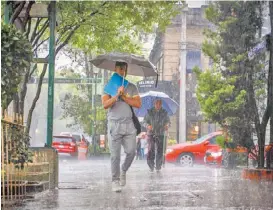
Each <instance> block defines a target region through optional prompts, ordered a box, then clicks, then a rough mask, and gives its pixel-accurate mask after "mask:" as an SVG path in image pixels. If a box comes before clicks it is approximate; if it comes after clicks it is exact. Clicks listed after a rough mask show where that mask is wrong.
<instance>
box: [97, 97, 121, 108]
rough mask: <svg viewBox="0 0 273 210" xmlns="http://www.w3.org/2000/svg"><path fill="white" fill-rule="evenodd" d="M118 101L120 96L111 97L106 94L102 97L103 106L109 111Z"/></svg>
mask: <svg viewBox="0 0 273 210" xmlns="http://www.w3.org/2000/svg"><path fill="white" fill-rule="evenodd" d="M117 100H118V96H114V97H111V96H110V95H108V94H105V95H103V96H102V97H101V101H102V105H103V108H104V109H109V108H110V107H112V106H113V105H114V103H116V101H117Z"/></svg>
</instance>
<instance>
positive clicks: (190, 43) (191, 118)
mask: <svg viewBox="0 0 273 210" xmlns="http://www.w3.org/2000/svg"><path fill="white" fill-rule="evenodd" d="M205 8H206V6H201V8H188V9H187V12H186V23H187V24H186V84H181V83H180V79H179V78H180V72H179V66H180V60H181V59H180V55H181V44H182V43H181V33H182V29H181V28H182V27H181V23H182V18H181V15H182V13H181V14H179V15H177V16H176V17H175V18H174V19H173V20H172V23H171V24H170V25H169V26H168V27H167V28H166V31H165V32H164V33H162V32H158V33H157V36H156V39H155V43H154V46H153V49H152V51H151V54H150V60H151V61H152V62H153V63H154V64H155V65H156V67H157V69H158V71H159V73H160V77H159V79H160V80H162V81H170V82H171V83H172V86H171V90H172V91H173V93H172V94H170V97H172V98H173V99H174V100H176V101H177V102H179V97H180V96H179V95H180V94H179V90H180V85H185V86H186V112H185V113H186V124H187V125H186V138H187V139H186V140H194V139H196V138H197V137H198V136H201V135H204V134H207V133H209V132H213V131H215V130H216V129H217V127H216V126H215V125H214V124H208V123H205V122H203V117H202V114H201V111H200V106H199V103H198V101H197V98H196V94H195V89H196V85H197V81H196V76H195V74H194V72H193V68H194V67H198V68H200V69H201V70H205V69H207V68H209V66H210V59H209V58H208V57H207V56H205V55H204V54H203V53H202V50H201V46H202V43H203V41H204V35H203V31H204V29H205V28H208V27H212V24H210V23H209V22H208V21H207V20H206V19H205V14H204V12H205ZM181 109H183V107H181V106H180V110H181ZM178 128H179V113H177V115H176V116H174V117H172V127H171V130H170V135H171V137H172V138H175V139H176V140H178V139H179V133H178V132H179V130H180V129H178Z"/></svg>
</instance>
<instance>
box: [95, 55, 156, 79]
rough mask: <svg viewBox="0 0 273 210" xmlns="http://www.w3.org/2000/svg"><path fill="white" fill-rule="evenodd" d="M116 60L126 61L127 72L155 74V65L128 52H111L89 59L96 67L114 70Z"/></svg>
mask: <svg viewBox="0 0 273 210" xmlns="http://www.w3.org/2000/svg"><path fill="white" fill-rule="evenodd" d="M117 61H120V62H126V63H127V64H128V72H127V73H128V74H130V75H135V76H143V77H150V76H157V71H156V67H155V66H154V65H153V64H152V63H151V62H150V61H149V60H147V59H145V58H144V57H143V56H137V55H133V54H128V53H119V52H112V53H108V54H104V55H99V56H97V57H96V58H94V59H92V60H91V63H92V64H93V65H95V66H96V67H98V68H101V69H108V70H111V71H114V70H115V64H116V62H117Z"/></svg>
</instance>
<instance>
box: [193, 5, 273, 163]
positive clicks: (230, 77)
mask: <svg viewBox="0 0 273 210" xmlns="http://www.w3.org/2000/svg"><path fill="white" fill-rule="evenodd" d="M257 8H258V9H257ZM263 9H264V3H262V2H232V1H231V2H214V3H212V4H211V5H210V6H209V7H208V8H207V10H206V17H207V19H208V20H209V21H210V22H212V23H213V24H214V27H213V28H211V29H207V30H205V32H204V34H205V36H206V40H205V41H204V44H203V48H202V50H203V52H204V53H205V54H206V55H207V56H209V57H210V58H211V59H212V61H213V65H212V67H211V68H210V69H209V70H208V71H204V72H201V71H200V70H195V72H196V73H197V78H198V88H197V97H198V100H199V103H200V106H201V109H202V111H203V112H204V115H205V116H206V118H207V119H208V120H211V121H214V122H217V123H219V124H220V125H222V126H224V127H226V128H228V130H229V133H230V134H231V136H232V137H233V140H234V141H235V142H236V143H239V144H241V145H242V146H247V147H250V146H251V145H253V142H251V141H249V140H250V139H251V138H252V136H251V135H252V134H253V131H254V127H255V131H256V133H257V136H258V140H259V145H264V134H265V127H266V125H267V122H268V119H269V112H268V109H269V108H270V104H266V103H265V102H266V100H265V99H266V98H267V97H268V96H267V95H266V88H267V85H266V83H267V81H269V77H268V74H266V71H267V69H265V65H264V63H265V56H264V54H261V55H258V56H256V57H255V58H254V59H253V60H249V59H248V57H247V52H248V51H249V50H250V49H251V48H253V47H254V46H255V45H256V44H257V43H258V42H259V41H260V39H259V37H257V34H258V35H259V33H260V31H261V28H262V15H263V14H262V13H261V11H262V10H263ZM261 72H264V73H265V74H264V75H265V76H264V77H261ZM271 83H272V82H271ZM262 104H265V107H263V106H262ZM260 119H262V120H260ZM254 125H255V126H254ZM261 156H263V154H261ZM261 165H262V163H261Z"/></svg>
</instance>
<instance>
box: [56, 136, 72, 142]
mask: <svg viewBox="0 0 273 210" xmlns="http://www.w3.org/2000/svg"><path fill="white" fill-rule="evenodd" d="M53 141H54V142H72V138H65V137H53Z"/></svg>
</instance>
